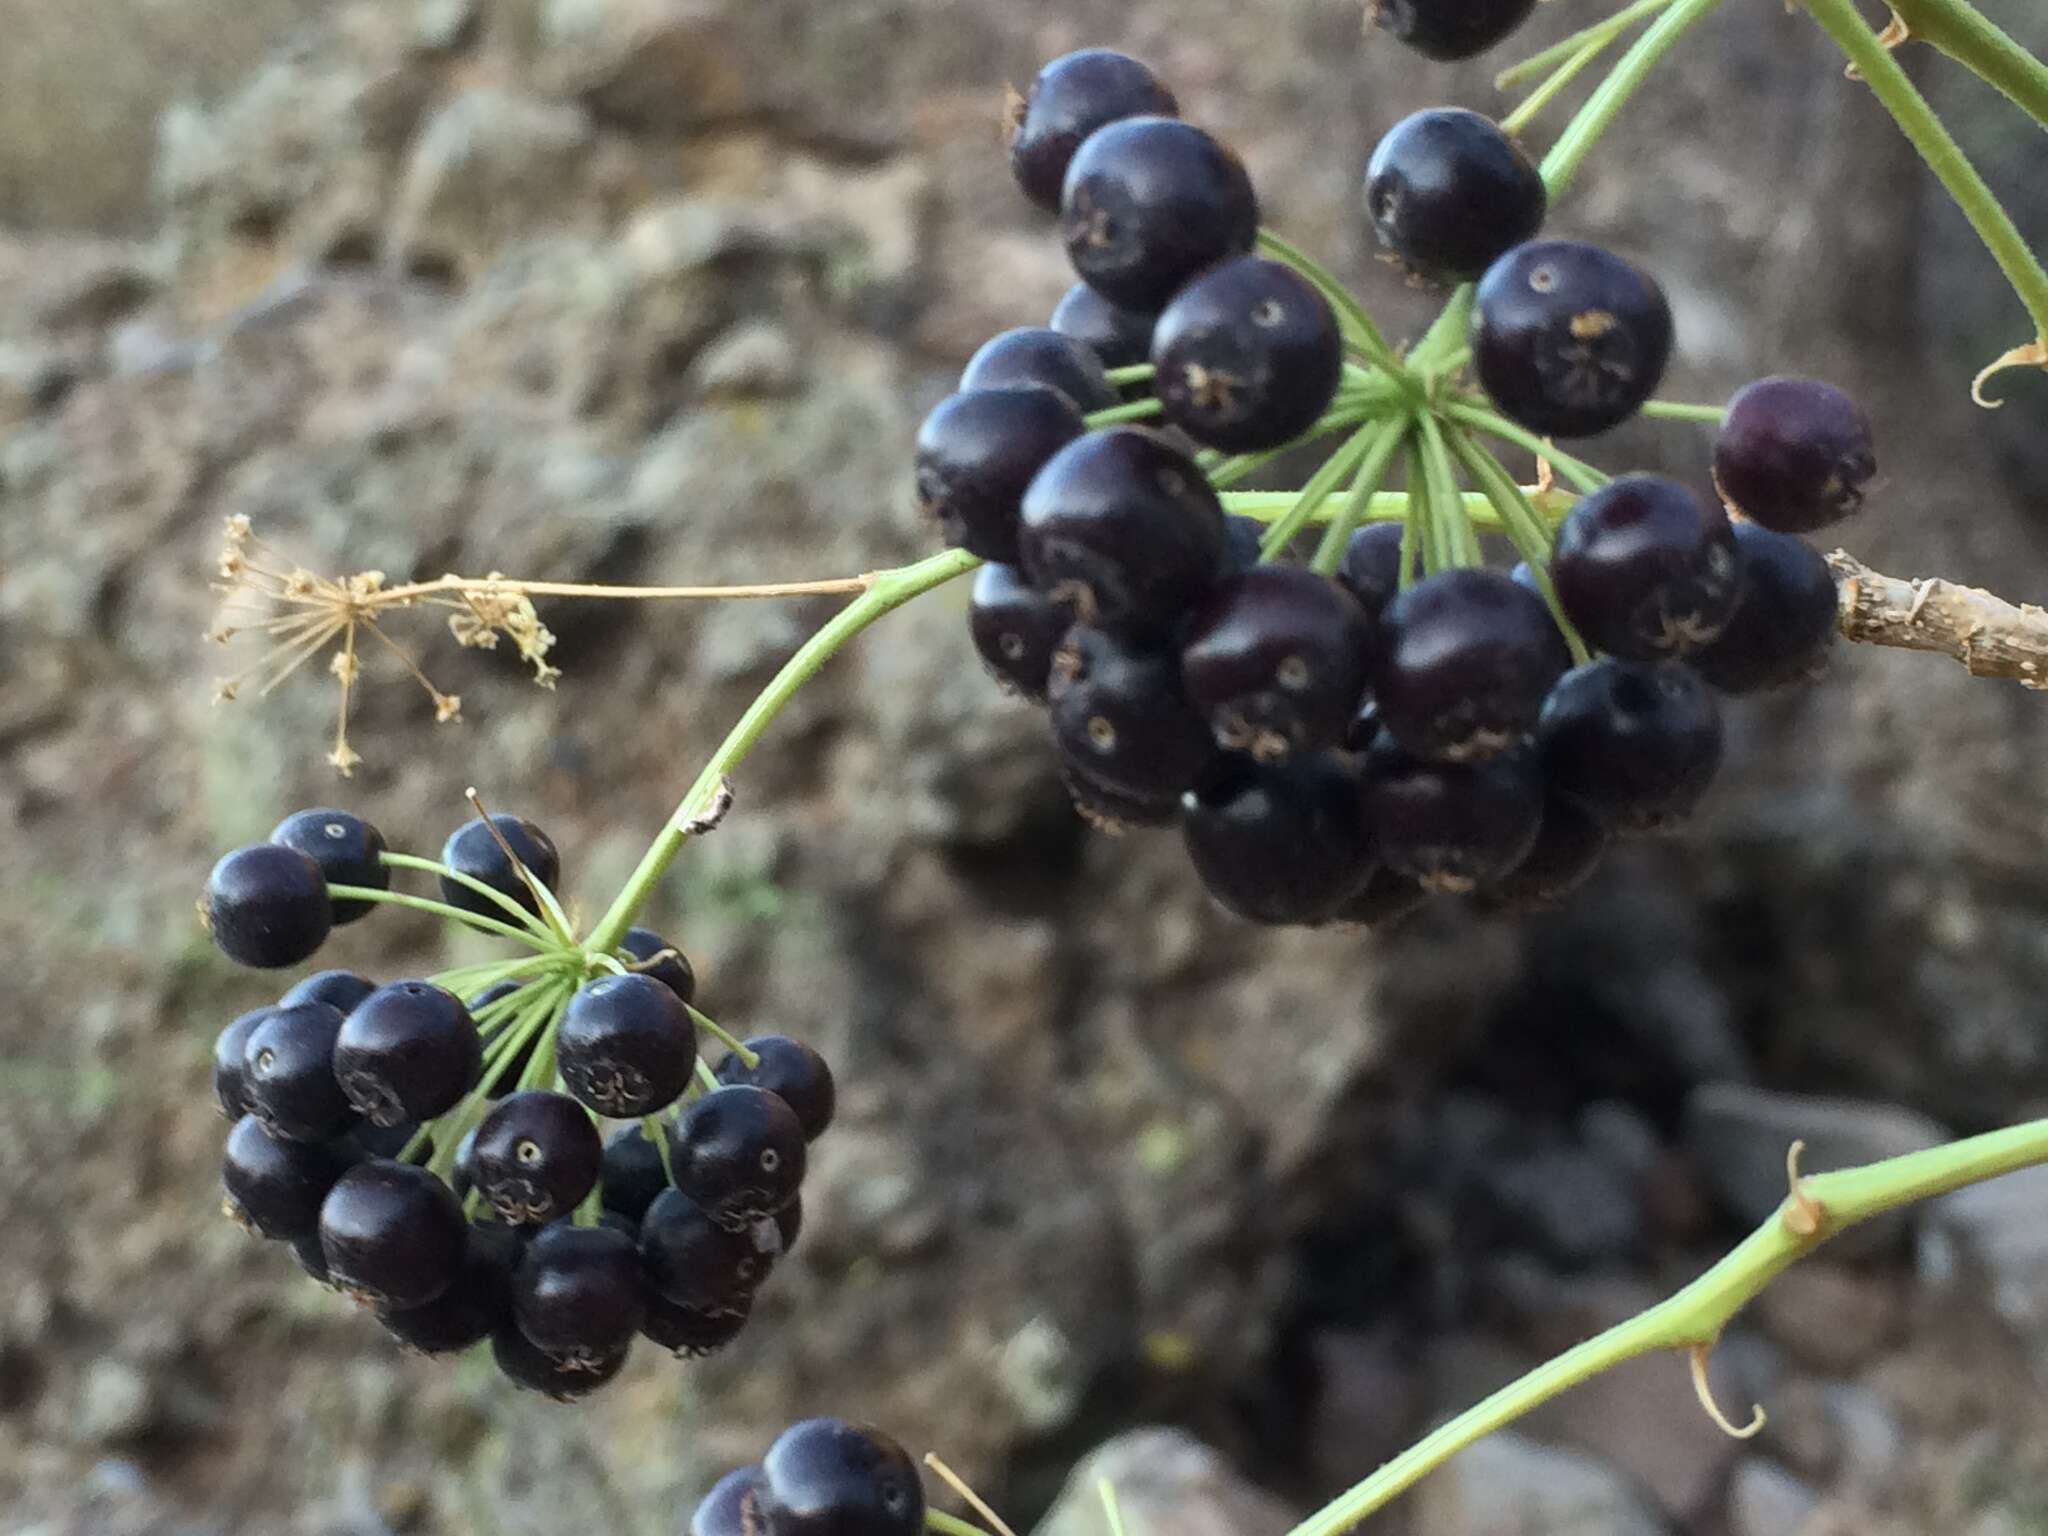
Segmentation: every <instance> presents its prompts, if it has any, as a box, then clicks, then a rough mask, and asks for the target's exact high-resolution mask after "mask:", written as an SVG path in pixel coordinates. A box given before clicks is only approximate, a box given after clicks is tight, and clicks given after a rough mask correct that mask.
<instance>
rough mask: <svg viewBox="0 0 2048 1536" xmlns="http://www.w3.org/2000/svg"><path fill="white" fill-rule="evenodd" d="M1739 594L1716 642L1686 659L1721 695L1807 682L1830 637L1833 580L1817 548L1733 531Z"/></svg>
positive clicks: (1746, 529) (1742, 527)
mask: <svg viewBox="0 0 2048 1536" xmlns="http://www.w3.org/2000/svg"><path fill="white" fill-rule="evenodd" d="M1735 552H1736V555H1737V557H1738V558H1739V559H1740V561H1741V563H1742V595H1741V597H1739V598H1738V599H1736V603H1735V612H1734V613H1733V614H1731V615H1730V616H1729V619H1728V625H1727V627H1726V628H1725V629H1723V630H1722V631H1721V634H1720V637H1719V638H1718V639H1716V640H1714V641H1713V642H1712V643H1711V644H1709V645H1708V646H1706V647H1705V648H1704V649H1702V650H1699V651H1696V652H1694V653H1693V655H1692V656H1690V657H1689V658H1687V659H1688V661H1689V662H1690V663H1691V665H1692V667H1693V669H1694V670H1695V671H1697V672H1698V673H1699V675H1700V676H1701V677H1703V678H1705V679H1706V680H1707V681H1708V682H1710V683H1712V684H1713V685H1714V686H1715V687H1716V688H1718V689H1720V690H1721V691H1722V692H1723V693H1756V692H1759V691H1760V690H1763V689H1766V688H1776V687H1780V686H1782V685H1783V684H1786V683H1792V682H1798V681H1799V680H1801V679H1802V678H1807V677H1811V676H1812V675H1813V674H1814V673H1815V672H1816V671H1818V670H1819V668H1820V666H1821V663H1822V661H1823V659H1824V658H1825V657H1826V655H1827V652H1828V647H1829V646H1830V645H1831V644H1832V643H1833V642H1834V638H1835V607H1836V595H1835V577H1834V573H1833V572H1832V571H1830V570H1829V569H1828V563H1827V561H1826V560H1825V559H1823V558H1822V557H1821V553H1820V551H1819V550H1817V549H1815V548H1814V547H1813V546H1812V545H1811V544H1808V543H1807V542H1806V541H1805V540H1804V539H1799V538H1795V537H1793V536H1792V535H1791V534H1789V533H1773V532H1771V530H1770V529H1768V528H1765V527H1762V526H1760V525H1758V524H1756V523H1752V522H1746V521H1745V522H1739V523H1737V524H1736V525H1735Z"/></svg>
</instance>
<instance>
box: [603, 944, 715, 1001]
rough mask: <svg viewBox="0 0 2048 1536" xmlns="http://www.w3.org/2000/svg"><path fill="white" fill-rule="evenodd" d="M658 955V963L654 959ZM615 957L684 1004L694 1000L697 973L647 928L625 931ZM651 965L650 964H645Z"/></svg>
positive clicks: (686, 958) (685, 957) (686, 959)
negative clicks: (671, 993) (633, 967)
mask: <svg viewBox="0 0 2048 1536" xmlns="http://www.w3.org/2000/svg"><path fill="white" fill-rule="evenodd" d="M656 955H660V956H661V958H660V959H659V960H655V959H654V957H655V956H656ZM619 957H620V958H621V959H623V960H625V961H627V962H628V963H629V964H634V965H636V966H637V967H638V968H639V972H640V974H641V975H642V976H652V977H653V978H654V979H655V980H656V981H658V982H660V983H661V984H662V985H663V986H665V987H667V988H668V989H669V991H671V992H673V993H675V995H676V996H677V997H679V998H681V999H682V1000H683V1002H685V1003H694V1002H695V1001H696V1000H697V972H696V969H695V967H693V966H692V965H691V964H690V959H689V956H687V955H685V954H684V953H683V952H682V951H681V950H680V949H678V948H677V947H676V946H675V945H673V944H671V943H669V941H668V940H667V939H664V938H663V937H662V936H661V935H660V934H658V933H656V932H655V931H654V930H653V929H651V928H628V929H627V930H626V936H625V937H624V938H623V939H621V940H619ZM649 961H653V962H654V963H653V964H651V965H650V964H648V962H649Z"/></svg>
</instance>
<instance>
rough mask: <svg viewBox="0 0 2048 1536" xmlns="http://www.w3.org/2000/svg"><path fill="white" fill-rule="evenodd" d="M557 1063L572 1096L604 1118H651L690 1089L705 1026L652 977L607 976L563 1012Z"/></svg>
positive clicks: (588, 986) (586, 988)
mask: <svg viewBox="0 0 2048 1536" xmlns="http://www.w3.org/2000/svg"><path fill="white" fill-rule="evenodd" d="M555 1062H556V1066H557V1069H558V1070H559V1071H560V1072H561V1075H562V1081H563V1082H564V1083H566V1084H568V1086H569V1091H570V1092H571V1093H573V1094H575V1095H576V1097H577V1098H578V1099H580V1100H582V1102H583V1103H585V1104H587V1105H589V1106H590V1108H592V1109H594V1110H596V1111H597V1112H598V1113H599V1114H601V1115H609V1116H611V1117H612V1118H613V1119H617V1120H628V1119H632V1118H634V1117H636V1116H639V1115H651V1114H653V1113H654V1112H655V1111H656V1110H658V1109H666V1108H667V1107H668V1106H669V1105H671V1104H673V1103H675V1101H676V1100H677V1099H678V1098H680V1097H681V1096H682V1092H683V1090H684V1089H685V1088H687V1087H689V1086H690V1074H691V1072H692V1070H693V1069H694V1068H695V1067H696V1065H697V1027H696V1025H695V1024H693V1023H692V1022H691V1020H690V1010H689V1009H688V1008H687V1007H685V1006H684V1005H683V1000H682V999H681V998H679V997H677V996H676V995H675V993H674V992H672V991H670V990H669V989H668V988H667V987H666V986H664V985H663V984H662V983H661V982H659V981H656V980H655V979H654V978H653V977H652V976H643V975H638V974H629V975H625V976H601V977H599V978H598V979H597V980H596V981H593V982H589V983H587V984H585V985H584V987H583V988H582V989H581V990H580V991H578V992H577V994H576V995H575V996H574V997H572V998H570V999H569V1006H568V1007H567V1008H566V1009H564V1010H563V1012H562V1022H561V1025H560V1027H559V1029H558V1030H557V1031H556V1034H555Z"/></svg>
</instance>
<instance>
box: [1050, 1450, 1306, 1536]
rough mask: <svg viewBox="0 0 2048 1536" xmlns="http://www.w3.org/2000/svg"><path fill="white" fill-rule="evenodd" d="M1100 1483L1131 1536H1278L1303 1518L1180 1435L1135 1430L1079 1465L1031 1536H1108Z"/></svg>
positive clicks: (1281, 1535) (1107, 1519)
mask: <svg viewBox="0 0 2048 1536" xmlns="http://www.w3.org/2000/svg"><path fill="white" fill-rule="evenodd" d="M1104 1481H1107V1482H1108V1483H1109V1485H1110V1487H1112V1488H1113V1489H1115V1491H1116V1501H1117V1509H1118V1512H1119V1514H1121V1516H1122V1517H1123V1522H1124V1526H1125V1528H1126V1529H1127V1530H1130V1531H1162V1532H1163V1531H1172V1532H1175V1533H1177V1536H1283V1533H1285V1532H1286V1531H1288V1530H1290V1529H1291V1528H1292V1527H1293V1526H1294V1523H1295V1521H1296V1520H1297V1519H1299V1518H1300V1517H1299V1516H1298V1515H1297V1514H1296V1513H1295V1512H1294V1511H1293V1510H1291V1509H1289V1508H1288V1507H1287V1506H1286V1505H1285V1504H1282V1503H1281V1502H1280V1501H1279V1500H1278V1499H1276V1498H1274V1497H1273V1496H1272V1495H1271V1494H1269V1493H1267V1492H1265V1491H1264V1490H1263V1489H1260V1488H1256V1487H1254V1486H1252V1484H1250V1483H1249V1482H1247V1481H1245V1480H1244V1478H1242V1477H1241V1476H1239V1475H1238V1473H1237V1472H1236V1471H1234V1470H1233V1469H1232V1468H1231V1466H1230V1464H1229V1463H1228V1462H1226V1461H1225V1460H1224V1459H1223V1458H1222V1457H1221V1456H1219V1455H1217V1453H1216V1452H1215V1451H1213V1450H1211V1449H1210V1448H1209V1447H1208V1446H1206V1445H1204V1444H1202V1442H1201V1441H1199V1440H1197V1439H1195V1438H1194V1437H1193V1436H1191V1435H1189V1434H1187V1433H1186V1432H1185V1431H1183V1430H1177V1429H1134V1430H1130V1431H1128V1432H1126V1433H1124V1434H1122V1435H1119V1436H1117V1438H1116V1439H1114V1440H1111V1441H1109V1442H1107V1443H1106V1444H1104V1445H1101V1446H1098V1447H1097V1448H1096V1449H1095V1450H1094V1451H1092V1452H1090V1453H1089V1454H1088V1455H1087V1456H1085V1457H1083V1458H1082V1459H1081V1461H1080V1462H1079V1463H1078V1464H1077V1465H1076V1466H1075V1468H1074V1471H1073V1475H1072V1476H1071V1477H1069V1478H1068V1479H1067V1485H1066V1487H1065V1488H1064V1489H1063V1490H1062V1491H1061V1493H1060V1496H1059V1498H1058V1500H1057V1501H1056V1502H1055V1503H1054V1504H1053V1507H1052V1508H1051V1509H1050V1510H1049V1511H1047V1513H1046V1516H1045V1518H1044V1519H1043V1520H1041V1521H1039V1523H1038V1525H1037V1526H1036V1528H1035V1529H1034V1530H1033V1532H1032V1536H1109V1530H1110V1526H1109V1516H1108V1513H1107V1511H1106V1510H1105V1509H1104V1508H1103V1504H1102V1488H1101V1485H1102V1483H1103V1482H1104Z"/></svg>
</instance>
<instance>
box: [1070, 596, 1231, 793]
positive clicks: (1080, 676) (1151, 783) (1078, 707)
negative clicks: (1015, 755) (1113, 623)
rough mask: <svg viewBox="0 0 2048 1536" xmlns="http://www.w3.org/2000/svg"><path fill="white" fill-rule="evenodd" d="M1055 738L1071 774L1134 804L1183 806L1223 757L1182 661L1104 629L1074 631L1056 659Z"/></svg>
mask: <svg viewBox="0 0 2048 1536" xmlns="http://www.w3.org/2000/svg"><path fill="white" fill-rule="evenodd" d="M1052 732H1053V742H1054V745H1055V746H1057V748H1058V749H1059V753H1060V759H1061V763H1062V766H1063V768H1064V769H1065V771H1067V772H1068V773H1069V774H1071V775H1072V776H1073V777H1075V778H1077V779H1080V780H1082V781H1083V782H1085V783H1087V784H1089V785H1092V786H1095V787H1098V788H1100V789H1102V790H1104V791H1106V792H1107V793H1108V794H1109V795H1110V796H1111V797H1113V798H1121V799H1124V800H1129V801H1138V802H1147V803H1151V802H1157V801H1160V800H1162V799H1163V800H1166V801H1168V802H1172V801H1174V800H1177V799H1178V798H1179V796H1180V795H1181V794H1182V793H1183V792H1184V791H1186V790H1188V789H1190V788H1192V787H1193V785H1194V782H1195V778H1196V776H1197V775H1198V774H1199V773H1200V772H1201V771H1202V769H1203V767H1204V766H1206V765H1207V764H1208V762H1209V761H1210V759H1212V758H1213V757H1214V756H1215V755H1216V744H1215V741H1214V740H1213V738H1212V737H1211V735H1210V732H1209V726H1208V722H1207V721H1206V720H1205V719H1204V718H1203V717H1202V714H1201V712H1200V711H1199V710H1197V709H1196V708H1195V706H1194V705H1193V704H1192V703H1190V702H1189V700H1188V697H1187V695H1186V693H1185V692H1184V691H1183V690H1182V687H1181V680H1180V659H1179V658H1178V657H1177V656H1174V655H1172V654H1170V653H1166V652H1161V651H1154V650H1149V649H1145V648H1143V647H1141V646H1137V645H1133V644H1131V643H1129V642H1127V641H1125V640H1124V639H1122V638H1120V637H1118V636H1116V635H1112V634H1109V633H1108V632H1106V631H1104V630H1100V629H1075V630H1073V631H1072V632H1071V633H1070V634H1069V635H1068V636H1067V639H1066V641H1065V642H1064V643H1063V644H1062V645H1061V647H1060V651H1059V654H1058V656H1056V657H1055V658H1054V660H1053V672H1052Z"/></svg>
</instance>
